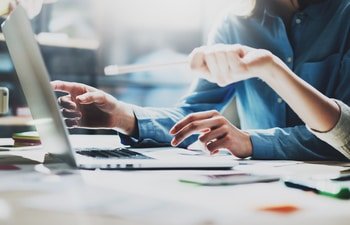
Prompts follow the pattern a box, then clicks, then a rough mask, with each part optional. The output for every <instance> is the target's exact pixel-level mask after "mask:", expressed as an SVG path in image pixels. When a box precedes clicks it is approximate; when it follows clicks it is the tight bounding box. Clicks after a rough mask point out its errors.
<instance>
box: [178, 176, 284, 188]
mask: <svg viewBox="0 0 350 225" xmlns="http://www.w3.org/2000/svg"><path fill="white" fill-rule="evenodd" d="M278 180H280V178H279V177H277V176H268V175H266V176H265V175H254V174H250V173H234V174H215V175H193V176H189V177H184V178H181V179H180V182H184V183H193V184H199V185H204V186H222V185H237V184H251V183H262V182H273V181H278Z"/></svg>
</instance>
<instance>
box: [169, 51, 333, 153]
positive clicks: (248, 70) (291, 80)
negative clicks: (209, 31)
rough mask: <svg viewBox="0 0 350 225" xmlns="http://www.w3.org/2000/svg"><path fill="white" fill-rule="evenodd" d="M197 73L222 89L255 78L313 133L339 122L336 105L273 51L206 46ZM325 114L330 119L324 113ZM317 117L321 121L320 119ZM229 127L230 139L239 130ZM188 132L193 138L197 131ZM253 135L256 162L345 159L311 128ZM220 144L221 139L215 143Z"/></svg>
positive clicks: (195, 63) (195, 62)
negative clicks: (292, 110) (261, 80)
mask: <svg viewBox="0 0 350 225" xmlns="http://www.w3.org/2000/svg"><path fill="white" fill-rule="evenodd" d="M191 67H192V69H194V70H196V71H199V72H200V73H201V74H202V76H203V78H205V79H207V80H210V81H212V82H215V83H218V84H219V85H220V86H226V85H229V84H231V83H234V82H238V81H242V80H246V79H249V78H252V77H258V78H261V79H263V80H264V81H265V82H266V83H268V84H269V85H270V86H271V87H272V88H273V89H274V90H275V91H276V92H277V93H278V94H280V95H281V97H283V98H284V99H285V101H286V102H287V103H288V104H289V105H290V106H291V107H292V108H293V109H294V110H295V111H296V113H297V114H298V115H299V116H300V117H301V118H302V119H303V120H304V121H305V122H306V123H307V124H309V125H310V126H311V127H312V128H313V129H319V130H327V129H330V128H332V127H333V126H334V124H335V123H336V122H337V120H338V118H339V108H338V106H337V105H336V104H335V103H334V102H333V101H332V100H330V99H328V98H327V97H325V96H324V95H322V94H320V93H319V92H318V91H317V90H316V89H314V88H313V87H311V86H310V85H308V84H307V83H306V82H305V81H303V80H301V79H300V78H298V77H297V76H296V75H295V74H294V73H293V72H292V71H291V70H290V69H289V68H288V67H287V66H286V65H285V64H284V63H283V62H282V61H281V60H279V59H278V58H277V57H276V56H274V55H272V54H271V53H270V52H269V51H266V50H262V49H253V48H249V47H247V46H241V45H217V46H211V47H209V46H206V47H202V48H199V49H196V50H195V51H194V52H193V53H192V60H191ZM310 106H311V107H310ZM324 108H326V109H324ZM324 110H325V111H326V113H324V112H323V111H324ZM320 112H321V113H320ZM314 113H315V114H317V115H316V116H315V114H314ZM319 120H322V123H321V125H320V124H319V123H318V122H319ZM191 122H193V121H191ZM197 122H198V121H197ZM175 127H176V126H175ZM185 127H186V124H184V125H183V126H182V127H178V128H177V130H176V131H175V132H173V134H174V135H175V140H176V139H177V138H178V137H179V136H180V137H181V136H184V134H183V133H182V132H183V131H181V129H184V128H185ZM225 127H226V131H225V132H224V133H230V131H232V129H233V128H232V126H225ZM185 130H186V129H185ZM186 132H187V133H191V132H193V130H192V131H189V132H188V131H186ZM197 132H198V131H197ZM248 132H249V133H250V138H251V141H252V147H253V151H252V156H253V158H256V159H336V158H339V154H337V153H336V152H334V151H332V148H330V146H329V145H325V144H324V143H323V142H320V141H317V140H316V139H315V137H314V136H313V135H312V134H311V133H310V132H309V131H308V129H307V128H306V127H305V126H300V127H293V128H283V129H282V128H274V129H269V130H258V131H248ZM231 133H234V132H231ZM218 138H220V137H217V138H216V139H215V140H218ZM209 143H212V141H210V142H209ZM204 144H208V143H204ZM230 144H234V142H232V143H229V144H227V143H226V144H224V143H223V144H222V145H223V146H217V147H225V148H226V146H227V145H228V146H231V145H230ZM315 149H322V151H321V152H322V154H318V153H317V152H315V151H314V150H315ZM230 150H231V151H233V153H234V154H236V155H237V151H239V150H237V148H235V146H234V145H232V146H231V149H230ZM325 156H326V157H325Z"/></svg>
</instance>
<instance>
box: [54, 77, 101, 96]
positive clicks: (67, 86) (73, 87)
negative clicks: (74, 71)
mask: <svg viewBox="0 0 350 225" xmlns="http://www.w3.org/2000/svg"><path fill="white" fill-rule="evenodd" d="M51 87H52V89H53V90H54V91H60V92H64V93H74V92H76V93H78V92H80V93H85V92H88V91H96V90H97V89H95V88H93V87H90V86H87V85H85V84H80V83H74V82H66V81H60V80H56V81H52V82H51Z"/></svg>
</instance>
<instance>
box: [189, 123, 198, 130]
mask: <svg viewBox="0 0 350 225" xmlns="http://www.w3.org/2000/svg"><path fill="white" fill-rule="evenodd" d="M189 128H190V129H197V128H198V122H192V123H190V125H189Z"/></svg>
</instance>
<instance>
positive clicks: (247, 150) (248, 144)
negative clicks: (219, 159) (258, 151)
mask: <svg viewBox="0 0 350 225" xmlns="http://www.w3.org/2000/svg"><path fill="white" fill-rule="evenodd" d="M243 135H244V140H245V141H244V142H243V143H244V146H243V149H244V152H242V155H241V156H240V157H241V158H247V157H251V156H252V155H253V144H252V141H251V138H250V134H249V133H248V132H245V131H243Z"/></svg>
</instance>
